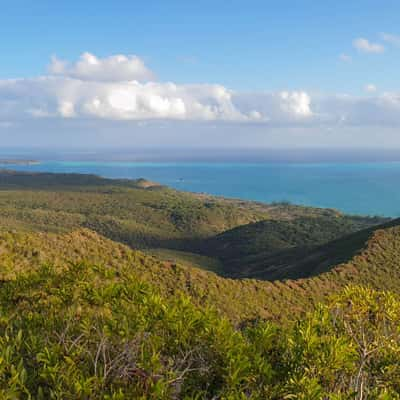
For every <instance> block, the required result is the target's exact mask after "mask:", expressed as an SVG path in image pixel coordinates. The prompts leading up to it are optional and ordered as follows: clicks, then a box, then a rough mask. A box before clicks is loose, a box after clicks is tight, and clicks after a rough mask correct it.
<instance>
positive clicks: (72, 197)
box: [0, 171, 385, 279]
mask: <svg viewBox="0 0 400 400" xmlns="http://www.w3.org/2000/svg"><path fill="white" fill-rule="evenodd" d="M0 219H1V223H0V229H1V230H10V229H15V230H18V231H28V232H30V231H39V232H70V231H72V230H76V229H79V228H89V229H91V230H93V231H95V232H98V233H100V234H101V235H104V236H106V237H108V238H110V239H112V240H116V241H119V242H122V243H125V244H128V245H129V246H131V247H134V248H140V249H143V250H149V253H150V254H157V255H158V256H160V257H161V258H163V259H165V260H166V261H179V262H180V263H183V264H186V265H189V266H192V265H195V266H200V267H204V268H205V269H212V270H214V271H215V272H218V273H221V274H223V275H225V276H231V277H257V278H263V279H276V278H281V277H282V276H281V275H279V274H272V275H271V274H270V272H269V271H268V267H269V266H272V267H274V266H275V265H276V264H277V262H276V259H275V258H274V257H275V255H276V254H277V253H279V254H280V255H279V258H282V259H283V260H284V261H285V262H286V259H285V255H286V253H285V252H284V253H283V254H282V255H281V253H282V250H290V252H289V253H290V254H291V251H292V248H293V247H296V246H297V248H304V249H306V250H307V251H308V250H309V247H310V246H315V245H318V244H322V243H325V242H328V241H330V240H332V239H335V238H338V237H341V236H343V235H344V234H347V233H352V232H355V231H358V230H360V229H362V228H367V227H370V226H373V225H377V224H379V223H382V222H384V221H385V219H383V218H364V217H353V216H347V215H343V214H340V213H338V212H337V211H335V210H329V209H318V208H311V207H299V206H294V205H290V204H285V203H281V204H274V205H266V204H262V203H253V202H246V201H240V200H228V199H222V198H217V197H212V196H207V195H198V194H192V193H184V192H178V191H175V190H172V189H169V188H166V187H162V186H160V185H157V184H156V183H153V182H149V181H146V180H143V179H138V180H134V181H131V180H111V179H104V178H100V177H97V176H94V175H80V174H48V173H44V174H28V173H17V172H10V171H3V172H1V173H0ZM235 228H236V229H235ZM174 251H177V252H174ZM182 251H184V253H182ZM190 253H199V254H200V255H203V256H206V257H208V258H201V257H199V256H198V255H197V254H190ZM269 256H273V258H272V259H271V262H269V258H268V257H269ZM244 266H246V268H244ZM260 269H261V270H262V271H263V272H262V273H261V274H259V273H257V271H258V270H260ZM300 276H303V275H302V274H299V275H298V276H294V275H293V276H291V277H300Z"/></svg>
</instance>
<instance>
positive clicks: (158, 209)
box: [0, 172, 400, 400]
mask: <svg viewBox="0 0 400 400" xmlns="http://www.w3.org/2000/svg"><path fill="white" fill-rule="evenodd" d="M0 175H1V176H2V178H0V283H1V285H0V310H1V315H0V398H1V399H10V400H11V399H24V400H25V399H26V400H28V399H35V400H36V399H37V400H44V399H82V400H86V399H95V400H100V399H101V400H137V399H140V400H147V399H151V400H171V399H172V400H189V399H210V400H211V399H218V400H236V399H237V400H242V399H251V400H263V399H271V400H282V399H298V400H300V399H304V400H306V399H307V400H320V399H329V400H334V399H337V400H339V399H340V400H350V399H354V398H357V399H361V398H362V399H367V398H368V399H373V400H389V399H400V368H399V365H400V357H399V354H400V351H399V350H400V334H399V329H398V327H399V325H400V312H399V310H400V221H399V220H393V221H387V220H385V219H384V218H369V217H355V216H346V215H342V214H341V213H339V212H337V211H335V210H324V209H317V208H308V207H299V206H292V205H288V204H275V205H266V204H261V203H252V202H243V201H240V200H229V199H221V198H215V197H213V196H207V195H197V194H191V193H181V192H177V191H175V190H172V189H169V188H165V187H162V186H160V185H157V184H156V183H153V182H148V181H145V180H137V181H117V182H116V181H112V180H106V179H103V178H99V177H94V176H80V175H53V174H34V175H31V174H19V173H10V172H4V173H3V174H0ZM137 248H141V250H138V249H137ZM194 252H196V253H194ZM151 254H155V255H157V256H152V255H151ZM196 266H197V267H196ZM206 268H207V269H214V270H216V271H217V272H218V273H219V274H216V273H214V272H211V271H208V270H206ZM221 275H223V276H221ZM227 275H230V276H236V277H239V278H240V277H241V276H254V277H260V278H263V279H262V280H256V279H231V278H227V277H224V276H227ZM276 277H279V280H276V279H275V278H276ZM290 278H297V279H290ZM265 279H269V280H265Z"/></svg>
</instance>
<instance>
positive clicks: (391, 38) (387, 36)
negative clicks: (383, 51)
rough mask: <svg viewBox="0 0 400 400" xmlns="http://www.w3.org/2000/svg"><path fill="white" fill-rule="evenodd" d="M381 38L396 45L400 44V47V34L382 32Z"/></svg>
mask: <svg viewBox="0 0 400 400" xmlns="http://www.w3.org/2000/svg"><path fill="white" fill-rule="evenodd" d="M381 38H382V40H384V41H385V42H387V43H390V44H392V45H394V46H399V47H400V36H399V35H393V34H391V33H385V32H382V33H381Z"/></svg>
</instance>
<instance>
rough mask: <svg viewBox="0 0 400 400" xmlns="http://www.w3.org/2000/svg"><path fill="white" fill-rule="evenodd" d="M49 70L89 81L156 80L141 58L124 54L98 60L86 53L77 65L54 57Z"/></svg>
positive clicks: (55, 73)
mask: <svg viewBox="0 0 400 400" xmlns="http://www.w3.org/2000/svg"><path fill="white" fill-rule="evenodd" d="M48 70H49V72H50V73H51V74H53V75H62V76H68V77H70V78H76V79H82V80H89V81H104V82H107V81H109V82H112V81H131V80H137V81H146V80H149V79H153V78H154V75H153V73H152V72H151V71H150V70H149V69H148V68H147V67H146V65H145V64H144V62H143V61H142V60H141V59H140V58H139V57H137V56H134V55H128V56H126V55H123V54H117V55H114V56H110V57H106V58H98V57H96V56H95V55H94V54H91V53H87V52H86V53H83V54H82V55H81V57H80V58H79V60H78V61H77V62H75V63H69V62H67V61H64V60H60V59H59V58H57V56H53V57H52V58H51V63H50V65H49V67H48Z"/></svg>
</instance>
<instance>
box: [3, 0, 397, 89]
mask: <svg viewBox="0 0 400 400" xmlns="http://www.w3.org/2000/svg"><path fill="white" fill-rule="evenodd" d="M399 15H400V3H399V2H398V1H368V0H367V1H365V0H363V1H331V2H323V1H321V2H319V1H315V0H314V1H296V0H292V1H288V0H286V1H279V2H278V1H246V2H244V1H235V0H234V1H229V2H222V1H196V2H191V1H151V0H150V1H146V2H142V1H116V2H111V1H74V0H72V1H68V2H66V1H65V2H54V1H37V2H32V1H18V0H17V1H4V2H2V13H1V16H0V35H1V37H2V38H3V40H2V41H1V42H0V50H1V54H3V55H6V56H4V57H2V62H1V63H0V77H2V78H9V77H20V76H33V75H39V74H41V73H43V72H44V68H45V65H46V64H47V62H48V59H49V57H50V55H52V54H57V55H59V56H60V57H62V58H66V59H76V58H77V57H78V56H79V55H80V54H81V53H83V52H84V51H90V52H92V53H94V54H96V55H98V56H108V55H110V54H116V53H123V54H137V55H139V56H141V57H142V58H143V59H144V60H146V62H147V64H148V65H149V66H150V67H151V68H152V69H153V70H154V71H155V72H156V74H157V77H158V78H159V79H161V80H172V81H174V82H179V83H187V82H210V83H211V82H212V83H220V84H223V85H226V86H228V87H230V88H233V89H238V90H281V89H290V90H293V89H306V90H312V91H333V92H349V93H360V92H361V91H362V88H363V86H364V85H365V84H367V83H368V82H374V84H376V85H377V86H379V87H382V88H384V89H386V90H393V89H397V88H398V83H397V82H396V81H398V79H396V78H397V74H398V72H397V71H398V70H399V67H400V64H399V61H400V50H399V49H396V50H393V49H391V50H390V51H386V53H385V54H383V55H382V56H380V57H376V56H374V55H365V54H364V55H360V54H356V51H355V49H354V48H352V40H353V39H354V38H357V37H366V38H369V39H370V40H372V41H379V39H380V38H379V34H380V33H381V32H391V33H400V27H399V19H398V16H399ZM5 38H7V39H5ZM342 53H344V54H349V55H352V56H353V61H352V63H343V62H341V61H340V60H339V58H338V57H339V55H340V54H342ZM396 86H397V87H396Z"/></svg>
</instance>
